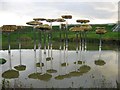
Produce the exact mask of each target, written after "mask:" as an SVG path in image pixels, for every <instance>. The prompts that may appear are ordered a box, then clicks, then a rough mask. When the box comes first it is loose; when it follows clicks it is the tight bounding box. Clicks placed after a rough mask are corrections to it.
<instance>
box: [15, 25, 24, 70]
mask: <svg viewBox="0 0 120 90" xmlns="http://www.w3.org/2000/svg"><path fill="white" fill-rule="evenodd" d="M22 28H23V27H22V26H17V31H18V45H19V52H20V65H18V66H15V67H14V68H15V69H16V70H18V71H24V70H25V69H26V66H25V65H22V59H21V40H20V31H21V30H22Z"/></svg>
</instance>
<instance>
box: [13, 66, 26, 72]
mask: <svg viewBox="0 0 120 90" xmlns="http://www.w3.org/2000/svg"><path fill="white" fill-rule="evenodd" d="M14 68H15V69H16V70H18V71H24V70H25V69H26V66H25V65H18V66H15V67H14Z"/></svg>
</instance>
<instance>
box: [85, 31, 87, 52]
mask: <svg viewBox="0 0 120 90" xmlns="http://www.w3.org/2000/svg"><path fill="white" fill-rule="evenodd" d="M85 51H87V32H86V31H85Z"/></svg>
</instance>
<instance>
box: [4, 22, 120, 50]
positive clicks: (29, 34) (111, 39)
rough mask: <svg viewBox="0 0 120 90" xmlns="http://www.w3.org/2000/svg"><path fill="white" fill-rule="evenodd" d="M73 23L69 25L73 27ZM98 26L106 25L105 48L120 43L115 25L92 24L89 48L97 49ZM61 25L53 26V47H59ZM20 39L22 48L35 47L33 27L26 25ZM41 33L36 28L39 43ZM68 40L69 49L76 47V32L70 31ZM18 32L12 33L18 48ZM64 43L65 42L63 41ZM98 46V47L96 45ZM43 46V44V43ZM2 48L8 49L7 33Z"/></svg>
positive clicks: (112, 47) (13, 42) (13, 47)
mask: <svg viewBox="0 0 120 90" xmlns="http://www.w3.org/2000/svg"><path fill="white" fill-rule="evenodd" d="M72 26H73V25H71V26H69V28H70V27H72ZM98 26H104V27H106V30H107V33H106V34H105V35H103V37H102V43H103V49H115V48H116V47H117V45H119V42H120V41H119V38H118V32H112V28H113V27H114V25H106V24H102V25H92V27H93V29H92V30H91V31H89V32H88V33H87V47H88V49H89V50H97V49H98V43H99V35H97V34H96V33H95V28H96V27H98ZM59 33H60V31H59V27H58V26H53V30H52V35H53V48H55V49H58V48H59V45H60V43H59V41H60V38H59ZM61 33H62V41H64V30H62V32H61ZM20 39H21V41H22V42H21V43H22V48H24V49H32V48H33V39H34V37H33V29H32V27H24V28H23V29H22V30H21V34H20ZM38 40H39V33H38V30H36V41H37V45H38ZM68 40H69V49H75V47H76V45H75V33H73V32H70V31H69V32H68ZM17 41H18V32H17V31H16V32H12V33H11V48H12V49H17V48H18V42H17ZM42 43H43V35H42ZM62 44H63V43H62ZM95 46H96V47H95ZM42 48H43V44H42ZM2 49H8V37H7V34H6V33H2Z"/></svg>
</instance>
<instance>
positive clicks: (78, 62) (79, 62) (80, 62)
mask: <svg viewBox="0 0 120 90" xmlns="http://www.w3.org/2000/svg"><path fill="white" fill-rule="evenodd" d="M74 64H76V62H74ZM77 64H82V61H77Z"/></svg>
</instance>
